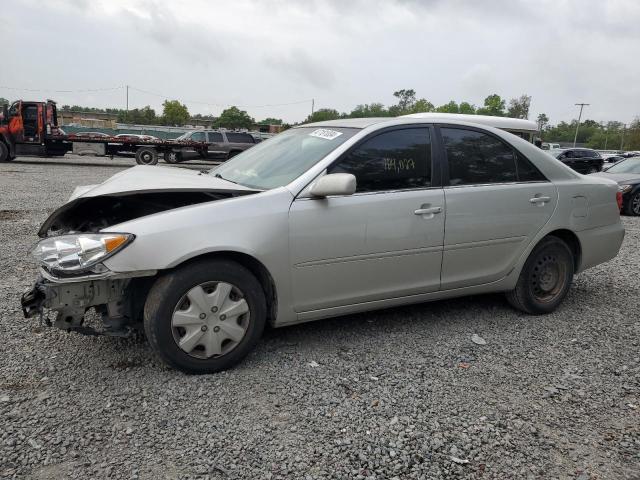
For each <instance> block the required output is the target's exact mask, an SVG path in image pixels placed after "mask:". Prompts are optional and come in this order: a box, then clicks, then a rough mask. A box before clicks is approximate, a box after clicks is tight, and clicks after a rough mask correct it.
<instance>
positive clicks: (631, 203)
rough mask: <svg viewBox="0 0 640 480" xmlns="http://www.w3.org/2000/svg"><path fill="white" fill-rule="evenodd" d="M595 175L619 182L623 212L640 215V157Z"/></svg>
mask: <svg viewBox="0 0 640 480" xmlns="http://www.w3.org/2000/svg"><path fill="white" fill-rule="evenodd" d="M593 175H597V176H599V177H604V178H610V179H611V180H614V181H616V182H618V185H620V191H621V192H622V208H621V210H622V211H623V212H624V213H626V214H627V215H640V157H630V158H626V159H624V160H622V161H620V162H618V163H616V164H615V165H611V166H610V167H607V168H605V169H604V170H603V171H602V172H599V173H594V174H593Z"/></svg>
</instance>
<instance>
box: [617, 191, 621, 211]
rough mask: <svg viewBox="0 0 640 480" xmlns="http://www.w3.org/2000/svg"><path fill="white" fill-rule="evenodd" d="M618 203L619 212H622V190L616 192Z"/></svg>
mask: <svg viewBox="0 0 640 480" xmlns="http://www.w3.org/2000/svg"><path fill="white" fill-rule="evenodd" d="M616 202H618V210H622V192H621V191H620V190H618V191H617V192H616Z"/></svg>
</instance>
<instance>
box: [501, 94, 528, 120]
mask: <svg viewBox="0 0 640 480" xmlns="http://www.w3.org/2000/svg"><path fill="white" fill-rule="evenodd" d="M530 106H531V97H530V96H529V95H520V96H519V97H518V98H512V99H511V100H509V108H508V109H507V117H512V118H524V119H527V118H529V107H530Z"/></svg>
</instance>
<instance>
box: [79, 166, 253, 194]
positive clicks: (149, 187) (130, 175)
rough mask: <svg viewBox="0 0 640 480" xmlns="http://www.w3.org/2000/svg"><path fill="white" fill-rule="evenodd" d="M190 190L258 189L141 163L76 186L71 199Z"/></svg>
mask: <svg viewBox="0 0 640 480" xmlns="http://www.w3.org/2000/svg"><path fill="white" fill-rule="evenodd" d="M189 190H197V191H200V192H202V191H214V192H223V191H234V192H238V191H246V192H252V191H255V190H254V189H251V188H248V187H244V186H242V185H238V184H235V183H232V182H227V181H226V180H222V179H221V178H216V177H214V176H213V175H209V174H203V173H200V172H198V171H195V170H189V169H186V168H176V167H158V166H151V165H138V166H135V167H131V168H128V169H127V170H124V171H122V172H120V173H116V174H115V175H114V176H112V177H110V178H108V179H107V180H105V181H104V182H102V183H101V184H99V185H85V186H80V187H78V188H76V189H75V190H74V192H73V195H71V198H70V199H69V200H70V201H71V200H75V199H76V198H80V197H98V196H101V195H114V194H124V193H142V192H162V191H189Z"/></svg>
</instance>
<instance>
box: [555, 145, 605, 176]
mask: <svg viewBox="0 0 640 480" xmlns="http://www.w3.org/2000/svg"><path fill="white" fill-rule="evenodd" d="M549 153H550V154H551V155H553V156H554V157H556V158H557V159H558V160H560V161H561V162H562V163H564V164H565V165H567V166H568V167H571V168H572V169H574V170H575V171H576V172H579V173H584V174H587V173H596V172H600V171H602V165H603V164H604V159H603V158H602V157H601V156H600V154H599V153H598V152H596V151H595V150H591V149H590V148H565V149H563V150H549Z"/></svg>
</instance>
